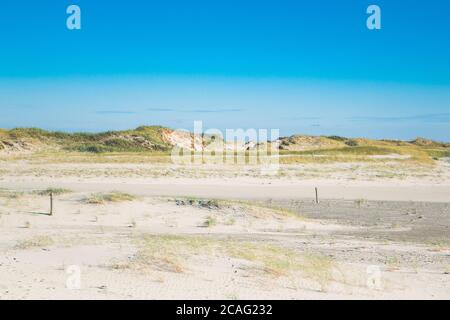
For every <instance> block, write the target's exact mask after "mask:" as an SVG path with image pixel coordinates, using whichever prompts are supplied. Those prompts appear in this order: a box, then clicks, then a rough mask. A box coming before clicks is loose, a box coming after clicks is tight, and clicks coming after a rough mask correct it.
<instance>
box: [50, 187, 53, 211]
mask: <svg viewBox="0 0 450 320" xmlns="http://www.w3.org/2000/svg"><path fill="white" fill-rule="evenodd" d="M50 215H51V216H52V215H53V192H50Z"/></svg>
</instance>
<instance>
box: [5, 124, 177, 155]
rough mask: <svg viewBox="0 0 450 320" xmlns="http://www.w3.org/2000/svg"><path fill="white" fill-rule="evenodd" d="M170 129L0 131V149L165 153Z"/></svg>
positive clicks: (154, 127)
mask: <svg viewBox="0 0 450 320" xmlns="http://www.w3.org/2000/svg"><path fill="white" fill-rule="evenodd" d="M170 132H171V130H170V129H167V128H163V127H160V126H142V127H138V128H136V129H134V130H125V131H108V132H101V133H83V132H79V133H66V132H58V131H46V130H42V129H38V128H16V129H12V130H1V129H0V150H2V149H12V150H17V151H20V150H21V149H24V150H34V149H39V150H42V149H61V150H66V151H77V152H91V153H103V152H139V151H168V150H170V149H171V148H172V146H171V145H170V143H169V141H168V140H167V138H166V137H167V135H168V134H169V133H170Z"/></svg>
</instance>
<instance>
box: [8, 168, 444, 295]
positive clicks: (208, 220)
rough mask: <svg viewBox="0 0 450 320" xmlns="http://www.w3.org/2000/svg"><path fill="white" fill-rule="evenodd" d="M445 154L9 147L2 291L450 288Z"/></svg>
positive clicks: (412, 291) (398, 291)
mask: <svg viewBox="0 0 450 320" xmlns="http://www.w3.org/2000/svg"><path fill="white" fill-rule="evenodd" d="M333 166H334V167H333ZM355 168H356V169H355ZM449 168H450V165H449V163H448V162H446V161H440V162H438V164H437V165H436V166H433V167H432V168H428V169H427V168H420V169H421V170H422V171H419V170H409V169H404V171H405V172H401V171H400V170H397V169H396V168H390V167H389V165H386V166H385V167H381V168H378V167H374V168H369V167H368V166H367V165H366V164H357V163H356V164H345V165H342V164H328V165H326V166H323V165H322V166H320V167H319V166H313V165H305V166H284V167H283V166H282V167H281V169H280V170H281V172H285V173H286V174H284V175H277V176H275V177H273V176H260V175H258V173H257V172H256V171H252V170H248V169H246V170H242V169H239V170H237V169H236V168H228V167H224V168H220V167H214V166H213V167H201V169H199V168H196V167H194V168H192V167H177V166H173V165H167V164H165V165H163V164H131V163H128V164H114V163H43V162H33V161H22V160H20V161H12V160H7V161H6V160H5V161H3V162H2V166H1V176H0V188H2V193H1V196H0V230H1V232H0V250H1V252H2V254H1V256H0V269H1V274H2V277H1V281H0V298H2V299H34V298H38V299H53V298H63V299H86V298H87V299H334V298H339V299H341V298H342V299H384V298H394V299H404V298H406V299H413V298H424V299H448V298H450V275H449V273H450V179H449V174H450V170H449ZM380 170H384V171H383V172H385V171H386V170H392V171H394V172H396V175H394V176H387V174H386V176H383V175H381V174H380V172H381V171H380ZM408 172H409V173H408ZM312 174H313V175H314V176H311V175H312ZM315 187H317V188H318V195H319V203H316V200H315ZM47 188H53V189H54V190H55V194H54V196H53V198H54V201H53V215H51V216H50V215H49V195H48V194H46V193H45V192H43V191H42V190H45V189H47ZM63 189H64V190H63ZM58 190H59V191H58ZM73 268H75V269H73ZM73 270H78V271H79V272H80V283H79V287H77V288H72V287H70V285H68V281H70V279H71V278H70V277H71V276H72V275H73V274H72V273H71V272H73ZM5 275H8V276H5ZM68 279H69V280H68Z"/></svg>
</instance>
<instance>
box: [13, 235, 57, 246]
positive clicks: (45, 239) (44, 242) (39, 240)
mask: <svg viewBox="0 0 450 320" xmlns="http://www.w3.org/2000/svg"><path fill="white" fill-rule="evenodd" d="M53 244H54V241H53V239H52V238H50V237H49V236H36V237H33V238H31V239H28V240H23V241H19V242H18V243H17V244H16V246H15V248H16V249H29V248H43V247H48V246H51V245H53Z"/></svg>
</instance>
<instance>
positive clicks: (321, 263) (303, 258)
mask: <svg viewBox="0 0 450 320" xmlns="http://www.w3.org/2000/svg"><path fill="white" fill-rule="evenodd" d="M136 241H137V244H138V247H139V251H138V253H137V254H136V256H135V257H134V258H133V259H132V260H131V261H130V262H129V263H128V264H127V265H123V264H122V265H120V268H135V269H146V268H150V269H152V268H153V269H157V270H160V271H167V272H177V273H179V272H184V271H185V270H186V268H187V265H188V263H187V262H188V259H190V258H191V257H194V256H198V255H208V256H224V257H227V256H228V257H232V258H236V259H242V260H246V261H249V262H252V263H255V264H256V265H257V266H259V267H260V268H261V269H262V270H263V271H264V273H265V274H267V275H270V276H274V277H281V276H292V275H294V274H296V273H297V272H298V273H300V274H301V275H303V276H304V277H305V278H308V279H310V280H312V281H314V282H316V283H318V284H319V285H320V287H321V289H322V290H325V289H326V287H327V284H328V283H329V281H331V280H333V279H332V269H333V268H334V267H335V263H334V261H333V260H332V259H331V258H329V257H327V256H323V255H319V254H312V253H299V252H297V251H295V250H294V249H289V248H284V247H281V246H278V245H273V244H267V243H261V244H260V243H256V242H248V241H237V240H229V239H212V238H208V237H204V236H178V235H146V236H144V237H142V238H138V239H136Z"/></svg>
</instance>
